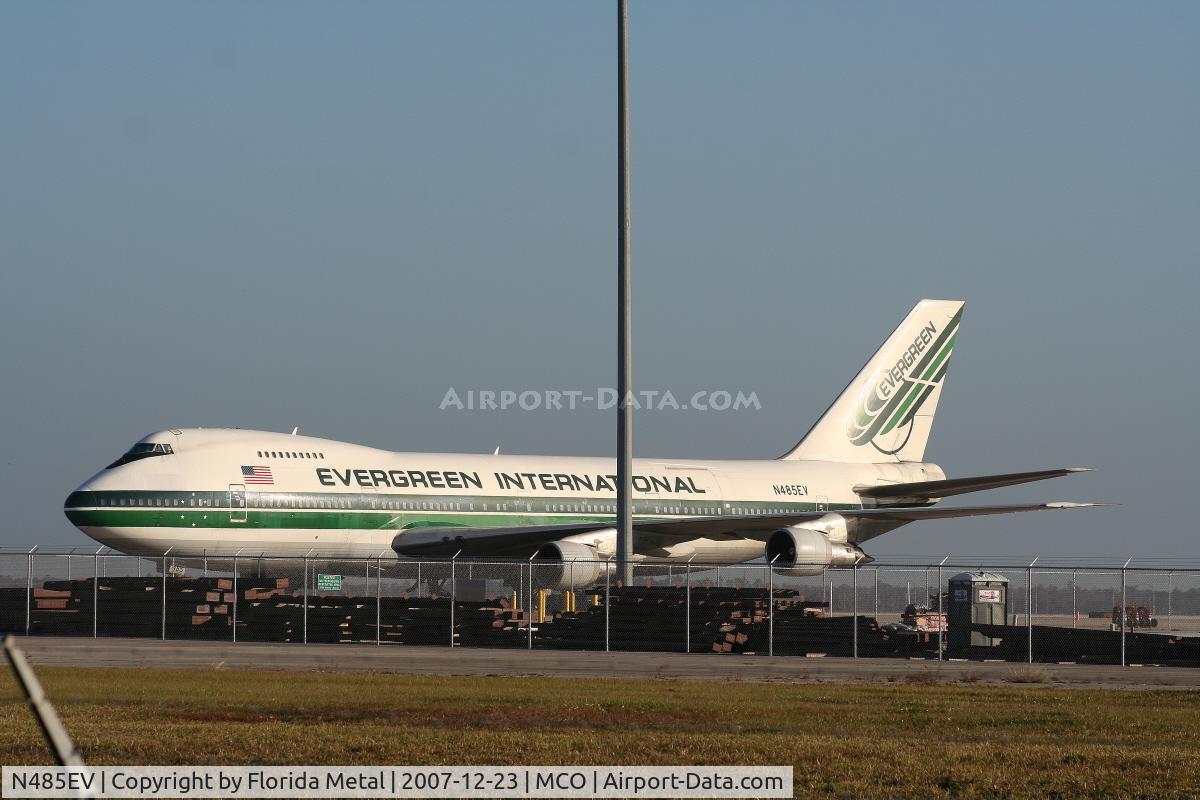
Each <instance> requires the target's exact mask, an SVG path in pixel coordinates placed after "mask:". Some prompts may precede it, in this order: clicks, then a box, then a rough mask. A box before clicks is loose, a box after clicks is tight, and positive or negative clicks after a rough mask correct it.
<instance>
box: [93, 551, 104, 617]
mask: <svg viewBox="0 0 1200 800" xmlns="http://www.w3.org/2000/svg"><path fill="white" fill-rule="evenodd" d="M103 549H104V548H103V547H101V548H100V550H103ZM100 550H97V551H96V554H95V555H93V556H92V638H93V639H95V638H96V629H97V628H98V627H99V624H98V623H99V619H98V617H99V613H100Z"/></svg>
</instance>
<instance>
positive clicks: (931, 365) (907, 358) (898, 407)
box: [846, 307, 962, 454]
mask: <svg viewBox="0 0 1200 800" xmlns="http://www.w3.org/2000/svg"><path fill="white" fill-rule="evenodd" d="M961 318H962V309H961V307H960V308H959V310H958V313H956V314H955V315H954V316H953V317H952V318H951V319H950V320H949V322H947V323H946V324H945V325H944V326H943V327H942V328H941V330H939V329H938V325H937V323H936V322H935V321H933V320H930V321H929V322H928V323H926V324H924V325H922V327H921V328H920V331H919V332H918V333H917V334H916V336H915V337H914V338H913V339H912V342H911V343H910V344H909V345H908V347H907V349H906V350H904V351H903V352H902V353H899V354H898V355H897V358H896V361H895V362H894V363H893V364H891V365H890V366H887V367H884V368H881V369H878V370H876V371H875V372H874V373H873V374H872V375H871V377H870V379H869V380H867V381H866V382H865V383H864V384H863V388H862V392H861V394H860V395H859V398H858V403H857V405H856V406H855V407H854V409H853V410H852V411H851V412H850V414H849V416H848V417H847V419H846V436H847V438H849V440H850V443H851V444H853V445H855V446H858V447H861V446H863V445H866V444H871V445H872V446H873V447H875V448H876V449H877V450H879V451H880V452H881V453H887V454H891V453H896V452H898V451H900V450H901V449H903V447H904V445H905V444H906V443H907V442H908V437H909V435H910V434H911V433H912V421H913V417H915V416H916V414H917V412H918V411H920V409H921V406H922V405H923V404H924V403H925V401H926V400H927V399H929V396H930V395H932V394H933V393H934V391H936V390H937V388H938V387H939V386H941V383H942V379H943V378H944V377H945V375H946V367H947V366H948V365H949V363H950V354H951V353H952V352H953V351H954V340H955V337H956V336H957V334H958V324H959V321H960V319H961Z"/></svg>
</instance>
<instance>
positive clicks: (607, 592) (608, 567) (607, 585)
mask: <svg viewBox="0 0 1200 800" xmlns="http://www.w3.org/2000/svg"><path fill="white" fill-rule="evenodd" d="M612 560H613V557H612V556H609V557H608V563H607V564H605V565H604V652H606V653H607V652H609V638H608V617H609V610H610V609H611V608H612Z"/></svg>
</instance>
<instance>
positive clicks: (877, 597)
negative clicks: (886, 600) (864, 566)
mask: <svg viewBox="0 0 1200 800" xmlns="http://www.w3.org/2000/svg"><path fill="white" fill-rule="evenodd" d="M875 622H876V623H878V622H879V567H876V568H875Z"/></svg>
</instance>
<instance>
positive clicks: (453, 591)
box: [417, 550, 519, 649]
mask: <svg viewBox="0 0 1200 800" xmlns="http://www.w3.org/2000/svg"><path fill="white" fill-rule="evenodd" d="M460 553H462V550H459V551H458V553H455V554H454V555H452V556H450V647H451V649H453V647H454V603H455V600H456V598H457V597H458V575H457V573H456V572H455V570H456V569H457V566H458V565H457V563H456V562H457V559H458V556H459V554H460ZM420 567H421V565H420V564H417V569H418V570H419V569H420ZM418 574H420V573H418ZM518 582H519V581H518ZM418 588H419V587H418Z"/></svg>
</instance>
